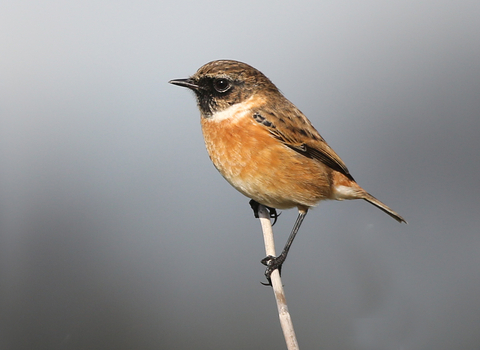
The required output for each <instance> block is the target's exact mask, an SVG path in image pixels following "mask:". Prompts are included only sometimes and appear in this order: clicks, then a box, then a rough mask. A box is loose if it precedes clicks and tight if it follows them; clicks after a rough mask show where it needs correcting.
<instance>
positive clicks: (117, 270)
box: [0, 0, 480, 350]
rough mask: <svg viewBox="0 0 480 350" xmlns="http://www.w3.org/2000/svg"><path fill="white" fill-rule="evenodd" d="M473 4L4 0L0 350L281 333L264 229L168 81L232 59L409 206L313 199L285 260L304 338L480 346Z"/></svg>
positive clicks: (398, 345) (233, 344) (154, 344)
mask: <svg viewBox="0 0 480 350" xmlns="http://www.w3.org/2000/svg"><path fill="white" fill-rule="evenodd" d="M479 18H480V3H479V2H478V1H467V0H461V1H421V2H419V1H378V0H376V1H375V0H371V1H363V2H358V1H320V2H313V1H312V2H308V1H295V2H287V1H276V2H266V1H244V2H225V1H203V2H202V1H175V2H172V1H136V2H126V1H82V2H72V1H71V2H63V1H42V2H29V1H3V2H2V4H1V5H0V50H1V53H0V123H1V124H0V164H1V166H0V231H1V234H0V308H1V310H0V322H1V324H0V348H1V349H265V348H279V349H282V348H284V347H285V345H284V340H283V336H282V333H281V330H280V326H279V323H278V318H277V314H276V306H275V303H274V300H273V295H272V292H271V290H270V289H269V288H266V287H263V286H261V285H260V281H262V280H263V267H262V265H261V264H260V260H261V258H263V256H264V250H263V240H262V236H261V232H260V225H259V223H258V221H257V220H255V219H254V218H253V216H252V213H251V210H250V208H249V206H248V199H247V198H245V197H243V196H242V195H241V194H239V193H237V192H236V191H235V190H234V189H233V188H231V187H230V186H229V185H228V183H227V182H226V181H224V180H223V179H222V178H221V176H220V175H219V174H218V173H217V172H216V170H215V169H214V167H213V166H212V164H211V163H210V160H209V159H208V156H207V154H206V151H205V148H204V145H203V140H202V135H201V131H200V125H199V113H198V111H197V109H196V106H195V102H194V98H193V95H192V94H191V93H190V92H188V91H186V90H185V89H181V88H179V87H175V86H171V85H169V84H167V81H168V80H170V79H173V78H184V77H187V76H188V75H191V74H193V73H194V72H195V71H196V70H197V68H199V67H200V66H201V65H203V64H204V63H206V62H208V61H211V60H214V59H219V58H232V59H237V60H241V61H244V62H247V63H249V64H251V65H253V66H254V67H257V68H258V69H260V70H261V71H263V72H264V73H265V74H266V75H267V76H268V77H270V78H271V79H272V80H273V82H274V83H275V84H276V85H277V86H278V87H279V88H280V89H281V90H282V91H283V93H284V94H285V95H286V96H287V97H288V98H289V99H290V100H291V101H292V102H294V103H295V104H296V105H297V106H298V107H299V108H300V109H301V110H302V111H303V112H304V113H305V114H306V115H307V116H308V117H309V118H310V119H311V121H312V122H313V124H314V125H315V126H316V128H317V129H318V130H319V131H320V133H321V134H322V136H324V137H325V138H326V140H327V141H328V142H329V143H330V145H331V146H332V147H333V148H334V149H335V150H336V151H337V153H338V154H339V155H340V156H341V157H342V158H343V160H344V161H345V163H346V164H347V165H348V167H349V169H350V171H351V172H352V174H353V176H354V177H355V178H356V180H357V181H358V182H359V183H360V184H361V185H362V186H363V187H364V188H366V189H367V190H368V191H369V192H371V193H372V194H374V195H375V196H377V197H378V198H379V199H381V200H382V201H384V202H385V203H387V204H388V205H390V206H391V207H392V208H394V209H395V210H397V211H398V212H399V213H400V214H402V215H403V216H404V217H405V218H406V219H407V220H408V221H409V225H401V224H398V223H396V222H395V221H394V220H392V219H391V218H390V217H388V216H387V215H385V214H383V213H382V212H381V211H379V210H378V209H376V208H375V207H373V206H371V205H368V204H367V203H365V202H363V201H352V202H325V203H321V204H320V205H319V207H318V208H316V209H314V210H312V211H311V212H310V213H309V215H308V216H307V218H306V220H305V222H304V225H303V227H302V229H301V231H300V234H299V237H298V239H297V241H296V242H295V244H294V246H293V248H292V251H291V256H290V257H289V260H288V261H287V264H286V265H285V267H284V270H283V282H284V284H285V288H286V293H287V299H288V302H289V307H290V312H291V313H292V317H293V321H294V325H295V326H296V331H297V335H298V338H299V343H300V346H301V348H302V349H365V350H372V349H373V350H374V349H396V350H405V349H437V350H438V349H445V350H451V349H479V348H480V332H479V329H480V297H479V296H480V268H479V266H480V265H479V264H480V252H479V250H480V234H479V221H480V213H479V205H478V197H479V196H480V190H479V186H478V178H479V167H480V166H479V156H478V152H479V147H480V140H479V137H478V133H479V131H480V115H479V114H480V98H479V91H480V67H479V62H480V39H479V31H480V21H479ZM295 217H296V212H295V210H290V211H284V212H283V213H282V216H281V217H280V220H279V222H278V224H277V225H276V226H275V232H276V237H277V238H276V239H277V245H278V247H280V246H281V245H283V243H284V241H285V240H286V238H287V235H288V232H289V231H290V229H291V226H292V225H293V222H294V219H295Z"/></svg>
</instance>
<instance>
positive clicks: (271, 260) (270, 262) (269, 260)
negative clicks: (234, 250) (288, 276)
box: [260, 254, 286, 286]
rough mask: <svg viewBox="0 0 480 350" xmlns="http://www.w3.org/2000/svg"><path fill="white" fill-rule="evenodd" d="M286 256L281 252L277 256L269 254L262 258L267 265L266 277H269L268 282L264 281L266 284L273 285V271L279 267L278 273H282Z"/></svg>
mask: <svg viewBox="0 0 480 350" xmlns="http://www.w3.org/2000/svg"><path fill="white" fill-rule="evenodd" d="M285 258H286V256H285V255H283V254H280V255H279V256H277V257H274V256H272V255H269V256H267V257H265V258H263V259H262V261H261V263H262V264H263V265H265V266H266V267H267V269H266V270H265V277H266V278H267V281H268V283H263V282H260V283H262V284H263V285H264V286H271V285H272V280H271V278H270V276H271V275H272V272H273V271H275V270H277V269H278V273H279V274H280V275H282V265H283V262H284V261H285Z"/></svg>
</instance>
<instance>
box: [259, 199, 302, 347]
mask: <svg viewBox="0 0 480 350" xmlns="http://www.w3.org/2000/svg"><path fill="white" fill-rule="evenodd" d="M258 217H259V219H260V223H261V225H262V231H263V239H264V241H265V252H266V253H267V256H268V255H272V256H277V254H276V252H275V243H274V240H273V230H272V224H271V222H270V213H269V212H268V210H267V209H266V208H265V207H264V206H263V205H259V206H258ZM270 278H271V280H272V287H273V293H274V294H275V300H276V301H277V308H278V317H279V318H280V325H281V326H282V330H283V335H284V336H285V342H286V343H287V349H288V350H298V349H299V348H298V342H297V337H296V336H295V330H294V329H293V323H292V319H291V317H290V313H289V312H288V307H287V299H286V298H285V292H284V291H283V285H282V279H281V278H280V273H279V272H278V269H277V270H274V271H273V272H272V275H271V276H270Z"/></svg>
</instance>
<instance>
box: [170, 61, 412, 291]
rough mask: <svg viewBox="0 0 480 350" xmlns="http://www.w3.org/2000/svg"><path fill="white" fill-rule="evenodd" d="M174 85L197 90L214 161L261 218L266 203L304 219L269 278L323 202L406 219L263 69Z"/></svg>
mask: <svg viewBox="0 0 480 350" xmlns="http://www.w3.org/2000/svg"><path fill="white" fill-rule="evenodd" d="M169 83H171V84H174V85H178V86H181V87H186V88H188V89H190V90H192V91H193V92H194V93H195V96H196V100H197V105H198V108H199V110H200V115H201V116H200V122H201V127H202V132H203V136H204V140H205V146H206V148H207V151H208V154H209V156H210V159H211V160H212V162H213V164H214V166H215V167H216V169H217V170H218V171H219V172H220V174H221V175H222V176H223V177H224V178H225V179H226V180H227V181H228V182H229V183H230V184H231V185H232V186H233V187H234V188H235V189H237V190H238V191H239V192H240V193H242V194H244V195H245V196H246V197H248V198H250V199H251V201H250V205H251V206H252V208H253V210H254V213H255V215H256V217H258V213H257V212H256V211H257V210H258V205H259V204H262V205H264V206H265V207H267V208H268V209H269V211H270V214H271V217H272V218H275V221H276V219H277V216H278V215H277V212H276V209H290V208H295V207H296V208H297V209H298V216H297V219H296V221H295V224H294V226H293V229H292V231H291V233H290V236H289V237H288V239H287V242H286V244H285V246H284V248H283V250H282V253H281V254H280V255H278V256H277V257H274V256H271V255H269V256H267V257H266V258H264V259H263V260H262V263H263V264H264V265H266V266H267V269H266V271H265V276H266V277H267V280H268V282H269V284H270V285H271V281H270V275H271V273H272V272H273V271H274V270H275V269H279V271H280V272H281V267H282V265H283V263H284V262H285V259H286V258H287V255H288V252H289V250H290V247H291V245H292V243H293V240H294V239H295V236H296V235H297V233H298V231H299V229H300V226H301V224H302V222H303V220H304V218H305V216H306V215H307V212H308V210H309V209H310V208H312V207H314V206H316V205H317V204H318V203H319V202H320V201H323V200H347V199H363V200H365V201H367V202H369V203H371V204H373V205H374V206H376V207H377V208H379V209H381V210H382V211H384V212H385V213H387V214H388V215H390V216H391V217H392V218H394V219H395V220H397V221H398V222H404V223H407V222H406V221H405V219H404V218H403V217H402V216H400V215H399V214H398V213H397V212H395V211H394V210H392V209H391V208H389V207H388V206H387V205H385V204H384V203H382V202H381V201H379V200H378V199H376V198H375V197H373V196H372V195H371V194H369V193H368V192H367V191H365V190H364V189H363V188H362V187H360V185H358V184H357V182H356V181H355V180H354V178H353V176H352V175H351V174H350V172H349V170H348V168H347V166H346V165H345V163H344V162H343V161H342V159H341V158H340V157H339V156H338V155H337V154H336V153H335V151H334V150H333V149H332V148H331V147H330V146H329V145H328V144H327V142H326V141H325V139H324V138H323V137H322V136H321V135H320V134H319V132H318V131H317V130H316V129H315V128H314V127H313V125H312V123H311V122H310V120H309V119H308V118H307V117H306V116H305V115H304V114H303V113H302V112H301V111H300V110H299V109H298V108H297V107H296V106H295V105H294V104H293V103H292V102H290V101H289V100H288V99H287V98H286V97H285V96H284V95H283V94H282V93H281V92H280V90H279V89H278V88H277V87H276V86H275V85H274V84H273V83H272V81H271V80H270V79H269V78H267V77H266V76H265V75H264V74H263V73H262V72H260V71H259V70H257V69H256V68H254V67H252V66H250V65H248V64H246V63H243V62H239V61H234V60H215V61H212V62H209V63H207V64H205V65H203V66H202V67H200V68H199V69H198V70H197V72H196V73H195V74H193V75H192V76H190V77H189V78H186V79H173V80H170V81H169Z"/></svg>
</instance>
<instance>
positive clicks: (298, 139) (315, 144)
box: [253, 100, 355, 181]
mask: <svg viewBox="0 0 480 350" xmlns="http://www.w3.org/2000/svg"><path fill="white" fill-rule="evenodd" d="M253 118H254V119H255V120H256V121H257V122H258V123H259V124H262V125H263V126H264V127H265V128H267V130H268V131H269V132H270V134H272V135H273V137H275V138H276V139H278V140H279V141H281V142H282V143H284V144H285V146H287V147H289V148H291V149H292V150H294V151H296V152H298V153H299V154H301V155H303V156H305V157H308V158H312V159H316V160H318V161H320V162H322V163H323V164H325V165H327V166H329V167H330V168H332V169H333V170H336V171H338V172H340V173H342V174H343V175H345V176H346V177H347V178H349V179H350V180H352V181H355V180H354V179H353V177H352V175H350V172H349V171H348V169H347V166H346V165H345V164H344V163H343V161H342V159H341V158H340V157H339V156H338V155H337V154H336V153H335V151H334V150H333V149H331V148H330V146H329V145H328V144H327V142H326V141H325V140H324V139H323V137H322V136H320V134H319V133H318V131H317V130H315V128H314V127H313V125H312V124H311V123H310V121H309V120H308V119H307V117H305V116H304V115H303V113H302V112H300V110H298V108H296V107H295V106H294V105H293V104H292V103H291V102H289V101H288V100H286V101H285V103H284V105H282V106H276V108H275V109H269V108H268V107H267V106H263V107H262V108H261V109H259V110H256V111H255V112H254V114H253Z"/></svg>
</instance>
